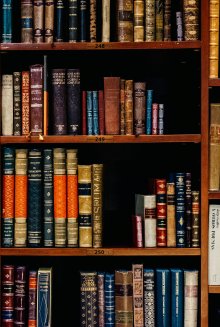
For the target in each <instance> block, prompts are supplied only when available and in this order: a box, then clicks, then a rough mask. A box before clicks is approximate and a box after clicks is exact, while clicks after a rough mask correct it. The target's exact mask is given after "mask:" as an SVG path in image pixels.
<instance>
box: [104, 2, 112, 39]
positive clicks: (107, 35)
mask: <svg viewBox="0 0 220 327" xmlns="http://www.w3.org/2000/svg"><path fill="white" fill-rule="evenodd" d="M110 20H111V18H110V0H102V42H109V41H110Z"/></svg>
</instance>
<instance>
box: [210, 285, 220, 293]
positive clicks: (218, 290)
mask: <svg viewBox="0 0 220 327" xmlns="http://www.w3.org/2000/svg"><path fill="white" fill-rule="evenodd" d="M209 294H220V285H219V286H209Z"/></svg>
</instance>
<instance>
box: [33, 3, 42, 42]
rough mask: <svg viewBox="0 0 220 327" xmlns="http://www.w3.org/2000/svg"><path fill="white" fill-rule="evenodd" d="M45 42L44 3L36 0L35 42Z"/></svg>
mask: <svg viewBox="0 0 220 327" xmlns="http://www.w3.org/2000/svg"><path fill="white" fill-rule="evenodd" d="M43 41H44V1H43V0H34V42H35V43H42V42H43Z"/></svg>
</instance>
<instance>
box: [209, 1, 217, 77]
mask: <svg viewBox="0 0 220 327" xmlns="http://www.w3.org/2000/svg"><path fill="white" fill-rule="evenodd" d="M218 68H219V0H210V1H209V78H218V76H219V74H218Z"/></svg>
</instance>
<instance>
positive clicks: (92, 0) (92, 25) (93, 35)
mask: <svg viewBox="0 0 220 327" xmlns="http://www.w3.org/2000/svg"><path fill="white" fill-rule="evenodd" d="M96 20H97V15H96V0H90V25H89V32H90V42H96Z"/></svg>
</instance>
